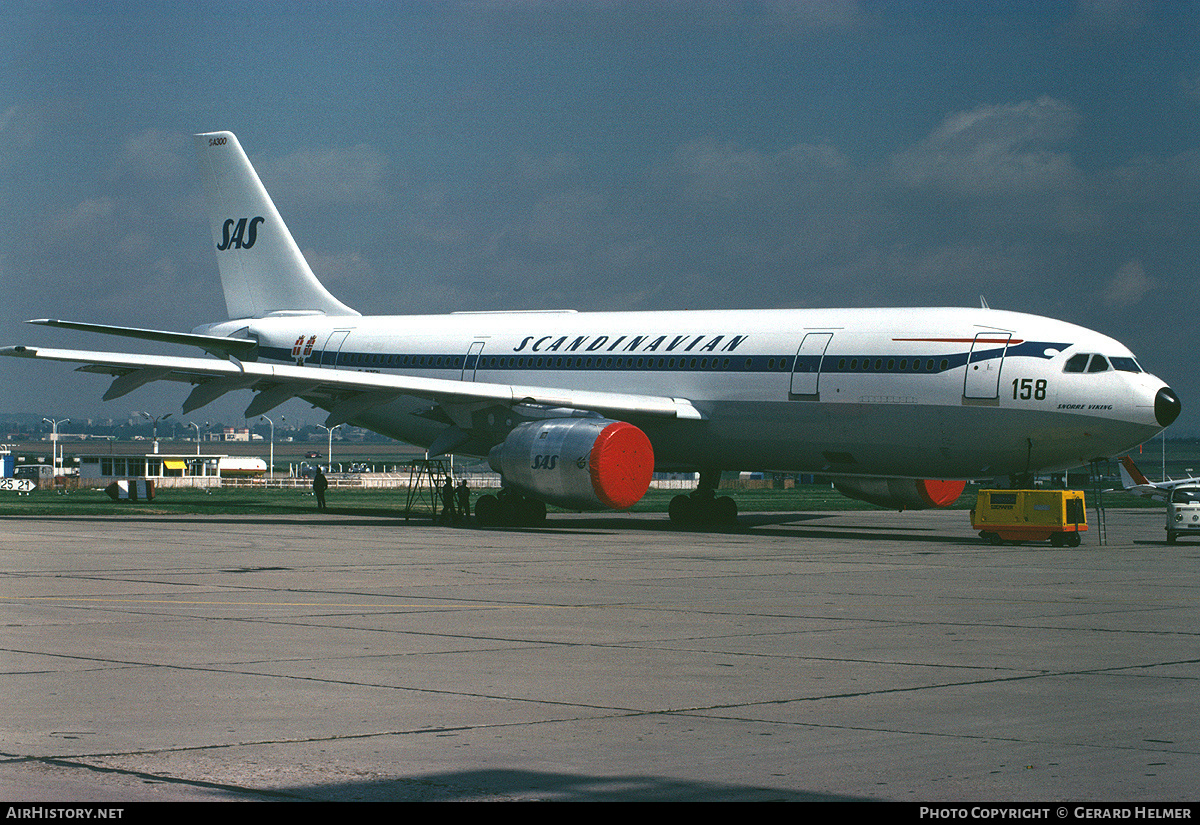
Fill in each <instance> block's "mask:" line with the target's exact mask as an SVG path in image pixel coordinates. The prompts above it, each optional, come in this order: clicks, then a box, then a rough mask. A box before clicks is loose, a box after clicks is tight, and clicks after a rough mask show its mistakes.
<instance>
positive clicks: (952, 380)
mask: <svg viewBox="0 0 1200 825" xmlns="http://www.w3.org/2000/svg"><path fill="white" fill-rule="evenodd" d="M235 330H246V331H247V332H248V334H250V335H251V336H252V337H255V338H257V340H258V341H259V355H258V357H259V360H261V361H264V362H277V363H291V364H303V365H306V366H318V367H323V368H327V369H340V370H360V371H371V372H379V373H396V374H405V375H418V376H426V377H431V378H445V379H454V380H466V381H479V382H492V383H504V384H514V385H521V386H538V387H561V388H566V389H580V390H602V391H610V392H620V393H631V394H642V395H654V396H667V397H674V398H680V399H687V400H688V401H690V402H691V405H692V406H693V407H694V408H695V409H696V410H698V411H699V412H700V413H701V415H702V418H701V419H700V420H674V419H673V420H669V421H667V420H662V419H653V418H647V419H646V420H634V419H631V421H632V423H635V424H637V425H638V426H639V427H641V428H642V429H643V430H644V431H645V432H646V434H647V435H648V436H649V437H650V440H651V442H652V444H653V447H654V455H655V459H656V466H657V467H658V468H659V469H660V470H668V469H706V468H707V469H724V470H738V469H764V470H780V471H799V472H814V473H822V474H830V475H839V476H898V477H910V478H913V477H915V478H981V477H992V476H1002V475H1007V474H1018V473H1027V472H1038V471H1050V470H1061V469H1065V468H1068V467H1074V466H1079V465H1081V464H1084V463H1086V462H1088V461H1090V460H1092V459H1094V458H1098V457H1109V456H1113V455H1115V454H1117V453H1118V452H1120V451H1122V450H1127V449H1129V448H1131V447H1133V446H1135V445H1137V444H1139V443H1141V442H1143V441H1145V440H1147V439H1148V438H1150V437H1152V436H1153V435H1155V434H1156V433H1158V432H1159V431H1160V430H1161V429H1162V425H1161V424H1160V422H1159V421H1158V420H1156V414H1155V403H1156V397H1157V395H1158V394H1159V393H1160V391H1161V390H1163V389H1164V388H1165V385H1164V384H1163V382H1162V381H1161V380H1159V379H1158V378H1155V377H1154V376H1152V375H1150V374H1148V373H1145V372H1142V371H1141V370H1140V368H1139V367H1137V365H1136V362H1134V361H1133V356H1132V353H1130V352H1129V350H1128V349H1126V348H1125V347H1124V346H1123V345H1122V344H1120V343H1119V342H1117V341H1115V340H1113V339H1112V338H1109V337H1107V336H1105V335H1101V334H1099V333H1096V332H1093V331H1091V330H1088V329H1084V328H1082V327H1079V326H1076V325H1073V324H1068V323H1064V322H1060V321H1055V320H1053V319H1049V318H1043V317H1038V316H1034V315H1027V314H1021V313H1015V312H1006V311H999V310H990V309H962V308H934V309H794V310H736V311H680V312H601V313H577V312H571V311H562V312H528V313H524V312H503V313H459V314H453V315H441V316H333V317H331V316H325V315H308V316H305V315H299V316H296V315H289V316H284V317H268V318H260V319H251V320H238V321H228V322H223V323H220V324H213V325H209V326H206V327H202V328H200V329H198V330H197V332H204V333H207V334H212V335H226V334H231V333H232V332H234V331H235ZM1081 353H1094V354H1098V355H1102V356H1104V359H1103V361H1102V362H1096V363H1103V364H1105V365H1107V368H1106V369H1102V370H1101V369H1097V370H1096V371H1092V372H1088V371H1083V372H1074V371H1066V370H1067V369H1068V367H1067V364H1068V361H1069V359H1071V358H1072V356H1076V355H1078V354H1081ZM1083 360H1085V361H1086V360H1087V359H1083ZM1072 363H1074V364H1077V363H1078V359H1076V361H1075V362H1072ZM1118 365H1119V368H1117V367H1118ZM316 403H321V402H320V401H316ZM429 413H430V404H429V402H428V401H424V400H421V399H418V398H415V397H400V398H398V399H396V400H395V401H392V402H391V403H389V404H387V405H384V406H380V407H376V408H374V409H371V410H369V411H367V412H365V413H362V414H361V415H359V416H357V417H356V418H355V419H354V422H355V423H357V424H361V425H362V426H366V427H369V428H370V429H372V430H376V431H378V432H381V433H384V434H387V435H389V436H392V437H395V438H398V439H401V440H404V441H407V442H410V443H414V444H418V445H423V446H427V445H429V444H431V443H432V442H434V440H435V439H436V438H437V437H438V435H439V433H441V432H442V431H443V430H445V428H446V426H447V425H446V422H445V421H444V420H438V419H437V417H436V416H431V415H430V414H429ZM478 413H479V415H491V416H493V418H494V417H495V416H497V415H499V416H502V417H503V416H505V415H506V414H508V413H506V412H505V411H504V410H503V409H491V410H480V411H478ZM492 423H495V422H492ZM503 429H504V422H499V423H498V424H496V431H497V432H503ZM499 437H501V438H502V436H499Z"/></svg>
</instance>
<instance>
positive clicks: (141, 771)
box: [0, 501, 1200, 803]
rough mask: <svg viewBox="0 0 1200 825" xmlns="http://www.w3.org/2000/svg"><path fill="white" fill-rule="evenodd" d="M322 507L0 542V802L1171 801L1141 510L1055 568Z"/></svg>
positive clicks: (1170, 624)
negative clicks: (488, 524)
mask: <svg viewBox="0 0 1200 825" xmlns="http://www.w3.org/2000/svg"><path fill="white" fill-rule="evenodd" d="M331 507H333V508H334V509H333V510H331V511H329V512H328V513H323V514H319V515H318V514H317V513H316V512H315V511H314V513H313V514H312V515H310V516H278V517H265V518H264V517H237V516H215V517H201V516H196V517H187V516H182V517H181V516H173V517H165V516H164V517H155V516H131V517H122V516H120V515H115V516H112V517H105V518H95V517H60V518H34V517H30V518H5V519H2V520H0V521H2V523H0V576H2V579H0V582H2V585H0V611H2V613H0V626H2V628H3V630H2V636H0V671H2V672H3V679H4V684H5V686H6V687H5V691H4V714H3V718H2V720H0V732H2V733H0V798H2V799H4V800H6V801H8V802H13V801H18V800H19V801H24V802H50V801H53V802H58V803H62V802H69V801H75V802H92V803H107V802H139V801H160V800H174V801H192V800H229V801H250V800H261V801H287V800H295V801H304V800H327V801H343V800H414V801H415V800H429V801H435V800H436V801H443V800H444V801H451V800H472V801H475V800H566V801H595V800H664V801H684V800H687V801H710V800H711V801H718V800H720V801H726V800H728V801H750V800H790V801H843V800H845V801H855V800H859V801H861V800H869V801H901V802H966V801H981V802H982V801H990V802H1000V801H1013V802H1032V801H1050V800H1057V801H1065V800H1071V801H1079V802H1083V801H1106V802H1136V801H1153V802H1160V803H1161V802H1171V801H1188V800H1195V799H1196V798H1197V796H1200V793H1198V791H1200V781H1198V780H1197V777H1198V776H1200V726H1197V724H1196V722H1197V719H1198V716H1200V710H1198V709H1200V616H1198V612H1197V604H1198V602H1200V599H1198V596H1200V575H1198V573H1200V543H1197V542H1194V541H1193V542H1188V541H1181V542H1180V543H1179V544H1177V545H1168V544H1167V543H1166V541H1165V535H1164V531H1163V525H1162V518H1163V516H1162V513H1161V511H1159V510H1157V509H1148V510H1110V511H1108V513H1107V531H1106V532H1107V544H1106V545H1104V546H1100V545H1099V544H1098V532H1097V531H1096V530H1095V529H1094V525H1093V530H1092V531H1091V532H1089V533H1088V534H1086V535H1085V537H1084V542H1083V545H1082V546H1081V547H1079V548H1074V549H1060V548H1052V547H1051V546H1050V545H1049V543H1048V542H1047V543H1043V544H1025V545H1021V546H1015V545H1002V546H999V547H993V546H991V545H989V544H987V543H985V542H983V541H981V540H980V539H979V538H978V537H977V535H976V534H975V533H974V532H973V531H972V529H971V527H970V524H969V520H968V516H967V514H966V513H965V512H964V511H941V512H909V513H895V512H884V511H869V512H862V511H860V512H838V513H779V514H749V515H743V516H742V519H741V526H740V527H739V528H738V529H736V530H724V531H721V530H718V531H699V530H696V531H675V530H672V529H671V528H670V526H669V524H668V522H667V520H666V517H665V516H661V515H646V516H634V515H620V514H616V515H607V516H554V517H551V520H550V521H549V522H548V524H547V526H546V527H542V528H538V529H527V530H517V529H513V530H504V529H486V530H485V529H474V528H464V527H438V526H432V525H430V524H429V523H428V522H427V521H424V522H417V521H413V522H410V523H407V524H406V523H405V522H404V521H403V519H398V518H389V517H377V518H375V517H365V516H362V515H341V514H338V513H337V511H336V501H331ZM1088 515H1089V518H1092V517H1093V516H1094V511H1089V514H1088Z"/></svg>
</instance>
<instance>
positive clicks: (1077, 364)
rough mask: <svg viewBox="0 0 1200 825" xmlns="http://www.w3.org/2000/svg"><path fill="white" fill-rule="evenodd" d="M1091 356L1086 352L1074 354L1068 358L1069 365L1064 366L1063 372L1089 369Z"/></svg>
mask: <svg viewBox="0 0 1200 825" xmlns="http://www.w3.org/2000/svg"><path fill="white" fill-rule="evenodd" d="M1091 357H1092V356H1090V355H1088V354H1087V353H1086V352H1081V353H1079V354H1078V355H1072V356H1071V357H1070V358H1068V359H1067V365H1066V366H1065V367H1063V372H1083V371H1084V370H1086V369H1087V362H1088V359H1089V358H1091Z"/></svg>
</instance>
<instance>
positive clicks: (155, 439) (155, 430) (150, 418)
mask: <svg viewBox="0 0 1200 825" xmlns="http://www.w3.org/2000/svg"><path fill="white" fill-rule="evenodd" d="M139 415H141V416H143V417H144V418H146V419H148V420H150V421H153V422H154V454H155V455H158V422H159V421H166V420H167V419H168V418H170V417H171V414H170V413H167V414H166V415H160V416H159V417H158V418H155V417H154V416H152V415H151V414H150V413H148V412H143V413H139Z"/></svg>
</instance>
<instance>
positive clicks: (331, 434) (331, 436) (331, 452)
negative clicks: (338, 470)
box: [317, 424, 342, 473]
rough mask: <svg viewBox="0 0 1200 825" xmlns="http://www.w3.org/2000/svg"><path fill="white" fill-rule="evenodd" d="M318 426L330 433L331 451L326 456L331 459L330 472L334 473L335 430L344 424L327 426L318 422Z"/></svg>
mask: <svg viewBox="0 0 1200 825" xmlns="http://www.w3.org/2000/svg"><path fill="white" fill-rule="evenodd" d="M317 426H318V427H320V428H321V429H322V430H325V431H326V432H328V433H329V452H328V453H326V457H327V459H328V461H329V472H331V473H332V472H333V431H334V430H336V429H337V428H338V427H340V426H342V425H341V424H334V425H333V426H332V427H326V426H325V425H324V424H318V425H317Z"/></svg>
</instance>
